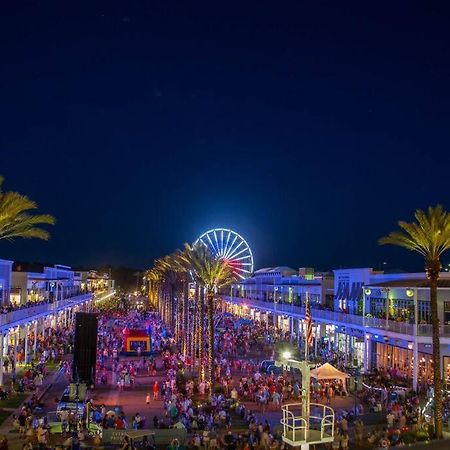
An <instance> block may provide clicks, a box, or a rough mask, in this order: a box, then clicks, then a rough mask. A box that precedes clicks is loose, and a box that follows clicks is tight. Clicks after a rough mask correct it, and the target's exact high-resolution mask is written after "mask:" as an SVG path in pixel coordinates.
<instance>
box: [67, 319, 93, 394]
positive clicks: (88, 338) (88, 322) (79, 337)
mask: <svg viewBox="0 0 450 450" xmlns="http://www.w3.org/2000/svg"><path fill="white" fill-rule="evenodd" d="M97 327H98V320H97V314H93V313H85V312H77V313H75V345H74V350H73V364H72V378H73V381H74V382H77V383H87V385H88V386H90V385H91V384H94V383H95V366H96V359H97Z"/></svg>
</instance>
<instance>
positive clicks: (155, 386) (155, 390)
mask: <svg viewBox="0 0 450 450" xmlns="http://www.w3.org/2000/svg"><path fill="white" fill-rule="evenodd" d="M158 395H159V385H158V381H157V380H155V382H154V383H153V400H158Z"/></svg>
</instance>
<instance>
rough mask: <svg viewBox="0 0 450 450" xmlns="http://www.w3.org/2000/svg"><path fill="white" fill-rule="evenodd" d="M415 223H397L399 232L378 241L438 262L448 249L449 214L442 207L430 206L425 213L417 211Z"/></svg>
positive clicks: (449, 241)
mask: <svg viewBox="0 0 450 450" xmlns="http://www.w3.org/2000/svg"><path fill="white" fill-rule="evenodd" d="M414 217H415V219H416V222H404V221H400V222H398V225H399V227H400V228H401V231H393V232H392V233H390V234H389V235H388V236H385V237H382V238H380V239H379V240H378V243H379V244H380V245H384V244H390V245H397V246H399V247H403V248H406V249H408V250H411V251H415V252H418V253H420V254H421V255H422V256H424V257H425V259H427V260H438V259H439V258H440V256H441V255H442V253H444V252H445V251H446V250H448V249H449V248H450V214H449V213H447V212H446V211H445V210H444V208H443V207H442V205H436V206H435V207H433V206H430V207H429V208H428V210H427V212H424V211H422V210H421V209H418V210H417V211H416V212H415V214H414Z"/></svg>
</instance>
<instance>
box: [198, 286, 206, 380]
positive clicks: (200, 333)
mask: <svg viewBox="0 0 450 450" xmlns="http://www.w3.org/2000/svg"><path fill="white" fill-rule="evenodd" d="M199 300H200V302H199V305H198V311H197V312H198V319H197V320H198V325H197V327H198V359H199V363H200V364H199V369H198V379H199V381H204V380H205V358H204V343H203V341H204V334H205V330H204V323H205V322H204V316H203V314H204V310H205V288H204V287H203V286H200V296H199Z"/></svg>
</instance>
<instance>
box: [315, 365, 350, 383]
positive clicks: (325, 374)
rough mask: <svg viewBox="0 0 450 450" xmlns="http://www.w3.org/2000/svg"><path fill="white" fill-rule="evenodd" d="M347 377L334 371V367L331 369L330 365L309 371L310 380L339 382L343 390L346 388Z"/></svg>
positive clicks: (343, 373) (338, 371) (336, 370)
mask: <svg viewBox="0 0 450 450" xmlns="http://www.w3.org/2000/svg"><path fill="white" fill-rule="evenodd" d="M348 377H349V375H347V374H346V373H345V372H341V371H340V370H338V369H336V367H333V366H332V365H331V364H330V363H325V364H323V365H322V366H319V367H316V368H315V369H313V370H311V378H315V379H316V380H341V381H342V384H343V386H344V389H345V388H346V386H345V380H346V379H347V378H348Z"/></svg>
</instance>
